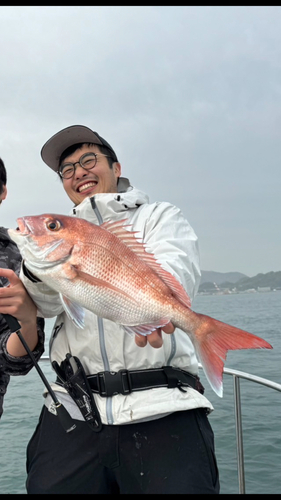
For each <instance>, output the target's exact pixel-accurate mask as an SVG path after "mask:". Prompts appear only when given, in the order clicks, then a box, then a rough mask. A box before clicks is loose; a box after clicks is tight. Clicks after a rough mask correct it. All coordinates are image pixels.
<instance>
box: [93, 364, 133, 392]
mask: <svg viewBox="0 0 281 500" xmlns="http://www.w3.org/2000/svg"><path fill="white" fill-rule="evenodd" d="M97 385H98V391H99V394H100V396H103V397H105V398H106V397H111V396H114V395H115V394H123V395H124V396H126V395H127V394H130V392H132V386H131V380H130V373H129V372H128V370H119V371H118V372H109V371H107V372H99V373H98V374H97Z"/></svg>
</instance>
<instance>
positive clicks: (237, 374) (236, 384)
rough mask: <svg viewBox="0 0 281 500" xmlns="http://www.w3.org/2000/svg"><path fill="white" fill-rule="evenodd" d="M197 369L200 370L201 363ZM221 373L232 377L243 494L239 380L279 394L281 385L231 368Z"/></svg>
mask: <svg viewBox="0 0 281 500" xmlns="http://www.w3.org/2000/svg"><path fill="white" fill-rule="evenodd" d="M199 368H201V369H202V365H201V363H199ZM223 372H224V373H226V374H227V375H232V376H233V389H234V409H235V429H236V450H237V471H238V483H239V493H240V494H244V493H245V492H246V491H245V468H244V449H243V430H242V411H241V396H240V378H244V379H247V380H250V381H251V382H256V383H257V384H261V385H264V386H266V387H270V388H271V389H275V390H276V391H279V392H281V384H277V383H276V382H273V381H272V380H268V379H266V378H262V377H258V376H256V375H252V374H251V373H246V372H241V371H238V370H233V369H232V368H224V369H223Z"/></svg>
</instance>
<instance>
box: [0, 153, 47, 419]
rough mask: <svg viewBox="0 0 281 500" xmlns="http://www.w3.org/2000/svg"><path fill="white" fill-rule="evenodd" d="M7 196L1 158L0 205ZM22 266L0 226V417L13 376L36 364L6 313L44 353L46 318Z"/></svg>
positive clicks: (38, 351) (38, 352) (37, 351)
mask: <svg viewBox="0 0 281 500" xmlns="http://www.w3.org/2000/svg"><path fill="white" fill-rule="evenodd" d="M6 196H7V171H6V167H5V165H4V162H3V160H2V159H1V158H0V204H1V203H2V201H3V200H5V199H6ZM20 265H21V255H20V253H19V250H18V248H17V246H16V244H15V243H14V242H13V241H12V240H11V239H10V237H9V235H8V233H7V229H6V228H4V227H0V287H1V288H0V334H1V342H0V417H1V416H2V414H3V399H4V395H5V393H6V390H7V386H8V384H9V381H10V375H11V374H12V375H25V374H26V373H28V372H29V371H30V370H31V368H32V367H33V362H32V360H31V359H30V357H29V356H28V355H27V353H26V351H25V349H24V347H23V345H22V343H21V341H20V339H19V338H18V336H17V334H16V333H12V334H11V331H10V328H9V326H8V324H7V322H6V320H5V318H4V317H3V316H2V314H10V315H12V316H15V317H16V318H17V319H18V320H19V322H20V325H21V333H22V335H23V337H24V339H25V341H26V342H27V344H28V346H29V348H30V349H31V350H32V349H33V355H34V357H35V359H39V357H40V356H41V354H42V353H43V352H44V319H43V318H38V319H37V307H36V306H35V304H34V303H33V301H32V300H31V298H30V297H29V295H28V293H27V292H26V290H25V288H24V286H23V284H22V282H21V280H20V279H19V278H18V276H17V275H18V274H19V271H20ZM3 287H4V288H3ZM9 349H11V351H12V352H13V356H11V355H10V354H9V352H8V351H9Z"/></svg>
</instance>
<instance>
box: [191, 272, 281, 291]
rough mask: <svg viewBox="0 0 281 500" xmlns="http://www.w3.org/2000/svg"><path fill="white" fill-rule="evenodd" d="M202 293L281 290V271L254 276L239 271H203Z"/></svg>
mask: <svg viewBox="0 0 281 500" xmlns="http://www.w3.org/2000/svg"><path fill="white" fill-rule="evenodd" d="M201 274H202V276H201V282H200V286H199V289H198V293H200V294H226V293H246V292H271V291H275V290H281V271H277V272H273V271H271V272H269V273H266V274H262V273H259V274H257V275H256V276H253V277H252V278H249V276H246V274H243V273H238V272H229V273H219V272H216V271H201Z"/></svg>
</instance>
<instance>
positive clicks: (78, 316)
mask: <svg viewBox="0 0 281 500" xmlns="http://www.w3.org/2000/svg"><path fill="white" fill-rule="evenodd" d="M60 299H61V302H62V305H63V308H64V310H65V312H66V314H67V316H68V317H69V319H71V321H73V323H74V324H75V326H77V327H78V328H82V329H83V328H84V326H85V310H84V308H83V307H82V306H80V305H79V304H77V303H76V302H71V300H69V299H68V298H67V297H65V296H64V295H62V294H61V293H60Z"/></svg>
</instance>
